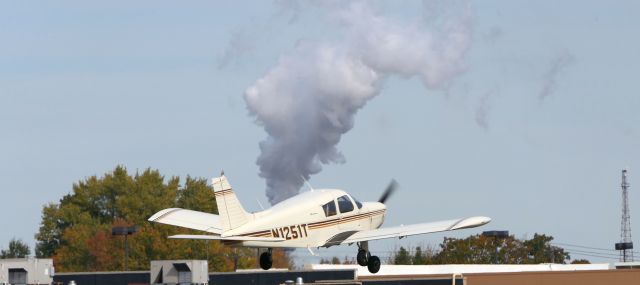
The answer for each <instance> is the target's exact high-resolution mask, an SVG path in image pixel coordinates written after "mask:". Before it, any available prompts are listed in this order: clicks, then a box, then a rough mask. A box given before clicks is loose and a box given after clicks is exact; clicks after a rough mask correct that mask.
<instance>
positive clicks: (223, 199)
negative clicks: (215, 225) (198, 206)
mask: <svg viewBox="0 0 640 285" xmlns="http://www.w3.org/2000/svg"><path fill="white" fill-rule="evenodd" d="M213 192H214V195H215V197H216V203H217V204H218V213H219V214H220V221H221V222H222V232H223V233H224V232H226V231H228V230H233V229H235V228H237V227H239V226H242V225H244V224H246V223H247V222H248V221H249V213H247V212H246V211H245V210H244V208H243V207H242V205H241V204H240V201H238V198H237V197H236V194H235V193H233V189H231V185H229V181H227V177H225V176H224V174H222V176H220V177H216V178H213Z"/></svg>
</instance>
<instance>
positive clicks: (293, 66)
mask: <svg viewBox="0 0 640 285" xmlns="http://www.w3.org/2000/svg"><path fill="white" fill-rule="evenodd" d="M340 3H341V4H342V2H340ZM328 13H329V15H328V16H329V18H330V19H333V20H337V23H338V27H339V29H340V31H339V32H341V33H343V35H344V40H343V41H338V42H336V41H333V42H330V41H306V42H302V43H299V44H298V45H297V47H296V48H295V49H294V50H293V51H292V52H290V53H288V54H285V55H283V56H281V58H280V60H279V62H278V64H277V65H276V66H275V67H273V68H272V69H270V70H269V71H268V72H267V73H266V75H264V77H262V78H260V79H258V80H257V82H255V83H254V84H253V85H252V86H250V87H249V88H248V89H247V90H246V92H245V101H246V103H247V107H248V109H249V111H250V113H251V115H253V116H255V118H256V122H257V123H258V124H259V125H261V126H263V127H264V129H265V131H266V132H267V134H268V136H267V138H266V139H265V140H264V141H262V142H260V150H261V154H260V156H259V157H258V159H257V162H256V163H257V164H258V166H259V167H260V176H261V177H263V178H265V179H266V186H267V197H268V199H269V201H270V203H271V204H275V203H278V202H280V201H282V200H284V199H286V198H288V197H290V196H293V195H295V194H297V193H298V191H299V189H300V187H301V186H302V185H303V183H304V180H303V177H304V179H309V178H310V176H311V175H313V174H316V173H318V172H320V171H321V170H322V165H323V164H329V163H344V162H345V158H344V156H343V155H342V153H340V151H339V150H338V148H337V144H338V143H339V142H340V139H341V137H342V135H343V134H345V133H346V132H348V131H349V130H351V128H353V126H354V116H355V114H356V113H357V111H358V110H359V109H360V108H362V107H363V106H364V105H365V104H366V103H367V102H368V101H369V100H371V99H372V98H373V97H375V96H376V95H378V94H379V93H380V91H381V88H382V86H383V84H384V82H385V78H387V77H388V76H393V75H397V76H402V77H406V78H411V77H418V78H420V79H421V80H422V82H423V83H424V85H425V87H427V88H429V89H437V88H439V87H441V86H443V85H444V84H446V83H447V82H448V81H450V80H452V79H453V78H454V77H455V76H456V75H458V74H460V73H461V72H463V71H464V68H465V65H464V58H465V54H466V52H467V50H468V49H469V47H470V42H471V19H470V9H469V7H467V6H465V9H464V11H462V13H459V15H457V16H456V17H452V18H451V19H447V21H445V24H443V25H440V26H439V27H437V28H436V27H424V26H422V25H420V22H419V21H416V22H415V23H403V22H399V21H396V20H393V19H390V18H387V17H384V16H382V15H380V14H378V13H376V12H374V10H373V8H372V7H371V6H370V5H369V4H367V3H364V2H348V3H346V5H343V6H339V7H331V8H329V9H328Z"/></svg>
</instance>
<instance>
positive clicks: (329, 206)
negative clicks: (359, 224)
mask: <svg viewBox="0 0 640 285" xmlns="http://www.w3.org/2000/svg"><path fill="white" fill-rule="evenodd" d="M316 205H317V204H316ZM316 209H317V208H316ZM322 210H324V215H325V216H327V217H330V216H335V215H336V214H337V213H336V203H335V202H334V201H333V200H331V201H329V203H326V204H324V205H322Z"/></svg>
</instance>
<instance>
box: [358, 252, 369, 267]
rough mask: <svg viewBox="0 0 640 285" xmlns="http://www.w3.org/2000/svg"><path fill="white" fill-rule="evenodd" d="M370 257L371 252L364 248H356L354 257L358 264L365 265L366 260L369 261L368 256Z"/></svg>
mask: <svg viewBox="0 0 640 285" xmlns="http://www.w3.org/2000/svg"><path fill="white" fill-rule="evenodd" d="M370 257H371V254H370V253H369V252H368V251H366V250H364V249H361V250H358V256H357V257H356V260H357V261H358V265H360V266H367V264H368V263H367V262H368V261H369V258H370Z"/></svg>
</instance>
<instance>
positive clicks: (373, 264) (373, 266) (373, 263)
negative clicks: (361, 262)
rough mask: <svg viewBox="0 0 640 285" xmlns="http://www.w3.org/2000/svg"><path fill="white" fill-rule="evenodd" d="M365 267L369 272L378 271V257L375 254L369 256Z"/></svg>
mask: <svg viewBox="0 0 640 285" xmlns="http://www.w3.org/2000/svg"><path fill="white" fill-rule="evenodd" d="M367 268H368V269H369V272H371V273H378V271H380V258H378V257H377V256H375V255H374V256H371V257H370V258H369V261H368V263H367Z"/></svg>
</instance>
